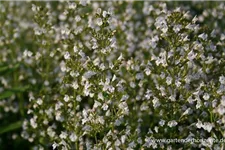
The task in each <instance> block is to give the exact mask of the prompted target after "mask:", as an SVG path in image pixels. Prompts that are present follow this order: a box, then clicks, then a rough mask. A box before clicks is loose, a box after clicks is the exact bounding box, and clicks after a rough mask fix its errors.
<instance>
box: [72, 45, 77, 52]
mask: <svg viewBox="0 0 225 150" xmlns="http://www.w3.org/2000/svg"><path fill="white" fill-rule="evenodd" d="M73 51H74V53H77V52H78V49H77V46H76V45H74V47H73Z"/></svg>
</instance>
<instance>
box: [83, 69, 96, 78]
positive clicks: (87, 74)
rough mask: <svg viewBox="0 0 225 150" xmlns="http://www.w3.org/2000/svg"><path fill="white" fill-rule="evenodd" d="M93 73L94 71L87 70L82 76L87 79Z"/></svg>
mask: <svg viewBox="0 0 225 150" xmlns="http://www.w3.org/2000/svg"><path fill="white" fill-rule="evenodd" d="M95 74H96V73H95V72H94V71H87V72H85V73H84V75H83V77H84V78H86V79H89V78H91V77H92V76H93V75H95Z"/></svg>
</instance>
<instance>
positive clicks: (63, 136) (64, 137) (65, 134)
mask: <svg viewBox="0 0 225 150" xmlns="http://www.w3.org/2000/svg"><path fill="white" fill-rule="evenodd" d="M67 136H68V134H67V133H66V132H63V131H61V134H60V135H59V137H60V138H61V139H66V138H67Z"/></svg>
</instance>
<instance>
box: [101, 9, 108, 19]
mask: <svg viewBox="0 0 225 150" xmlns="http://www.w3.org/2000/svg"><path fill="white" fill-rule="evenodd" d="M107 14H108V12H107V11H105V10H104V11H103V13H102V16H103V17H104V18H105V17H106V15H107Z"/></svg>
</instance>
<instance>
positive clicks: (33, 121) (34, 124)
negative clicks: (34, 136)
mask: <svg viewBox="0 0 225 150" xmlns="http://www.w3.org/2000/svg"><path fill="white" fill-rule="evenodd" d="M30 125H31V126H32V127H33V128H34V129H36V128H37V123H36V119H35V118H31V119H30Z"/></svg>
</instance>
